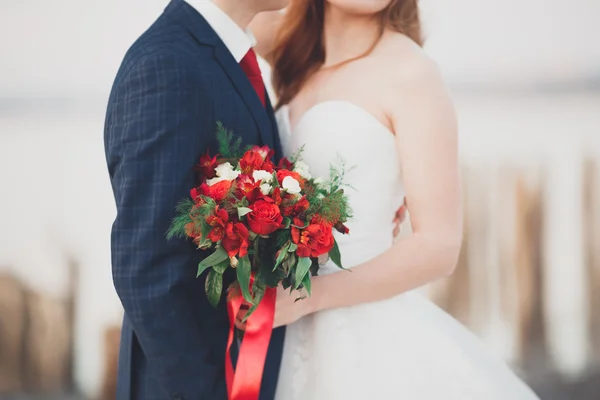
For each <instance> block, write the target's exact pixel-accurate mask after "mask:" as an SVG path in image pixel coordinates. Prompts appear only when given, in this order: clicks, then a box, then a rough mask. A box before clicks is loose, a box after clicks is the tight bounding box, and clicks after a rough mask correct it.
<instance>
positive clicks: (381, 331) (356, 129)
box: [276, 101, 537, 400]
mask: <svg viewBox="0 0 600 400" xmlns="http://www.w3.org/2000/svg"><path fill="white" fill-rule="evenodd" d="M277 119H278V123H279V129H280V135H281V139H282V144H283V147H284V152H285V153H287V154H288V155H289V154H292V153H294V152H295V151H296V150H297V149H298V148H300V147H301V146H303V145H304V146H305V149H304V153H303V157H302V158H303V161H304V162H306V163H307V164H308V165H309V166H310V168H311V173H312V175H313V176H322V177H325V178H327V177H328V176H329V169H330V164H331V163H335V162H336V160H338V159H339V158H341V159H343V160H344V161H345V162H346V163H347V164H348V165H349V166H353V167H354V169H352V170H351V171H350V172H349V173H348V174H347V179H346V183H348V184H349V185H351V186H352V187H353V188H352V189H349V190H347V193H348V195H349V197H350V203H351V206H352V209H353V214H354V216H353V219H352V220H351V221H350V222H349V223H348V226H349V228H350V232H351V233H350V235H347V236H341V235H340V236H339V237H337V240H338V242H339V245H340V250H341V253H342V260H343V263H344V265H345V267H353V266H355V265H358V264H360V263H362V262H365V261H367V260H369V259H372V258H373V257H375V256H377V255H378V254H380V253H382V252H384V251H386V250H387V249H388V248H389V247H390V246H392V243H393V239H392V219H393V216H394V213H395V211H396V209H397V208H398V206H399V205H400V204H401V201H402V198H403V196H404V188H403V183H402V179H401V174H400V160H399V158H398V154H397V151H396V145H395V139H394V136H393V134H392V133H391V132H390V131H389V129H387V128H386V127H385V126H384V125H383V124H381V123H380V122H379V121H378V120H377V119H376V118H375V117H374V116H372V115H371V114H369V113H368V112H367V111H366V110H364V109H362V108H360V107H358V106H356V105H354V104H352V103H349V102H346V101H327V102H323V103H319V104H317V105H315V106H314V107H312V108H311V109H310V110H309V111H307V112H306V113H305V114H304V116H303V117H302V118H301V120H300V121H299V122H298V124H297V126H296V127H294V128H293V129H292V128H291V126H290V122H289V115H288V110H287V108H286V107H283V108H282V109H281V110H280V111H279V113H278V115H277ZM320 273H321V274H328V273H348V272H344V271H341V270H339V269H337V267H335V266H332V265H326V266H325V267H323V268H322V269H321V272H320ZM276 399H277V400H365V399H367V400H395V399H398V400H534V399H537V396H536V395H535V394H534V393H533V392H532V391H531V389H529V388H528V387H527V386H526V385H525V384H524V383H523V382H521V381H520V380H519V379H518V378H517V377H516V376H515V375H514V374H513V373H512V372H511V371H510V369H509V368H508V367H507V366H506V365H505V364H504V363H502V362H501V361H499V360H496V359H495V358H494V357H493V356H491V355H490V354H489V353H488V351H487V350H486V348H485V347H484V346H483V345H482V344H481V343H480V341H479V339H478V338H476V337H475V335H473V334H472V333H470V332H469V331H468V330H467V329H466V328H465V327H463V326H462V325H461V324H460V323H459V322H458V321H456V320H455V319H453V318H452V317H451V316H450V315H448V314H447V313H445V312H444V311H442V310H441V309H440V308H438V307H437V306H435V305H434V304H433V303H431V302H430V301H429V300H427V299H426V298H425V297H423V296H421V295H420V294H418V293H416V292H409V293H404V294H402V295H399V296H397V297H395V298H393V299H390V300H387V301H382V302H378V303H371V304H364V305H360V306H355V307H349V308H342V309H336V310H330V311H324V312H320V313H316V314H313V315H310V316H307V317H305V318H303V319H301V320H300V321H298V322H296V323H294V324H292V325H290V326H288V328H287V333H286V339H285V346H284V353H283V360H282V365H281V371H280V377H279V384H278V389H277V395H276Z"/></svg>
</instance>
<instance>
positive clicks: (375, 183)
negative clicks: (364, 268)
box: [277, 101, 404, 267]
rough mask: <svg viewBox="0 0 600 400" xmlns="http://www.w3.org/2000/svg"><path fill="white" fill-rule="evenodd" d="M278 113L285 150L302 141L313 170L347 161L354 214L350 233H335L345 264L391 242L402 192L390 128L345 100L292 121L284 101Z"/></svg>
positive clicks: (319, 172) (321, 172)
mask: <svg viewBox="0 0 600 400" xmlns="http://www.w3.org/2000/svg"><path fill="white" fill-rule="evenodd" d="M277 119H278V122H279V130H280V135H281V141H282V144H283V148H284V153H285V154H286V155H292V154H294V153H295V152H296V151H297V150H298V149H300V148H301V147H302V146H304V150H303V153H302V160H303V161H304V162H305V163H306V164H308V165H309V166H310V171H311V174H312V175H313V176H316V177H322V178H324V179H327V178H328V177H329V173H330V168H331V166H332V165H334V166H340V165H341V164H343V165H345V170H346V171H347V172H346V176H345V178H344V182H345V183H346V184H347V185H348V188H347V189H346V193H347V194H348V197H349V200H350V206H351V208H352V214H353V217H352V219H351V220H350V221H349V222H348V224H347V225H348V227H349V228H350V234H349V235H346V236H342V235H338V236H337V237H336V239H337V240H338V243H339V245H340V250H341V252H342V257H343V259H344V261H345V264H346V265H345V266H346V267H352V266H353V265H357V264H360V263H362V262H364V261H367V260H368V259H371V258H373V257H375V256H376V255H378V254H379V253H381V252H383V251H385V250H386V249H387V248H389V246H391V245H392V243H393V237H392V230H393V219H394V214H395V212H396V210H397V209H398V207H399V206H400V205H401V204H402V199H403V197H404V185H403V183H402V177H401V170H400V160H399V157H398V152H397V147H396V140H395V136H394V135H393V133H392V132H390V130H389V129H388V128H387V127H386V126H385V125H383V124H382V123H381V122H380V121H379V120H378V119H377V118H375V117H374V116H373V115H371V114H370V113H369V112H367V111H366V110H365V109H363V108H361V107H359V106H357V105H354V104H353V103H350V102H347V101H326V102H322V103H318V104H316V105H315V106H313V107H311V108H310V109H309V110H308V111H307V112H306V113H305V114H304V115H303V116H302V117H301V118H300V120H299V121H298V123H297V124H296V126H294V127H292V126H291V125H290V119H289V110H288V108H287V107H282V108H281V109H280V110H279V112H278V115H277Z"/></svg>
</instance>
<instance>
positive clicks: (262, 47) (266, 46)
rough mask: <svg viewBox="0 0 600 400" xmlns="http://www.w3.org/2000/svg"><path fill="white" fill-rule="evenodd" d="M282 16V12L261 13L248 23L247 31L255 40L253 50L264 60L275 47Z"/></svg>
mask: <svg viewBox="0 0 600 400" xmlns="http://www.w3.org/2000/svg"><path fill="white" fill-rule="evenodd" d="M284 15H285V14H284V11H268V12H262V13H260V14H258V15H257V16H256V17H254V19H253V20H252V22H251V23H250V26H249V29H250V31H251V32H252V34H253V35H254V37H255V38H256V46H254V50H256V52H257V53H258V54H259V55H260V56H261V57H262V58H264V59H266V58H267V55H268V54H269V53H270V52H271V50H272V49H273V47H274V46H275V37H276V36H277V32H278V31H279V26H280V25H281V23H282V21H283V17H284Z"/></svg>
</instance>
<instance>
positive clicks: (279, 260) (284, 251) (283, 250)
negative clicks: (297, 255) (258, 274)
mask: <svg viewBox="0 0 600 400" xmlns="http://www.w3.org/2000/svg"><path fill="white" fill-rule="evenodd" d="M289 247H290V244H289V243H288V244H286V245H285V246H283V247H282V248H281V250H279V256H277V260H276V261H275V266H274V267H273V271H275V270H276V269H277V267H279V266H280V265H281V263H282V262H283V260H285V258H286V257H287V255H288V249H289Z"/></svg>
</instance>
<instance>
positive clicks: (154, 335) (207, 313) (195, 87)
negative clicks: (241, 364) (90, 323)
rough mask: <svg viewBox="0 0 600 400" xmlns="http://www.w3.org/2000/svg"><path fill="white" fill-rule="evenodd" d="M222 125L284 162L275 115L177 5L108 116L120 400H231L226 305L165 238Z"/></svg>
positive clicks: (271, 374) (181, 246)
mask: <svg viewBox="0 0 600 400" xmlns="http://www.w3.org/2000/svg"><path fill="white" fill-rule="evenodd" d="M217 121H221V122H222V123H223V124H224V125H225V127H227V128H228V129H231V130H233V131H234V133H235V134H237V135H239V136H241V137H242V139H243V141H244V143H245V144H258V145H269V146H271V147H272V148H274V149H275V150H276V152H277V155H278V156H280V155H281V145H280V142H279V139H278V134H277V128H276V125H275V121H274V117H273V110H272V108H271V106H270V104H268V105H267V108H266V109H265V107H263V105H262V104H261V102H260V100H259V98H258V96H257V95H256V92H255V91H254V89H253V87H252V85H251V84H250V82H249V81H248V79H247V78H246V76H245V74H244V72H243V71H242V69H241V68H240V66H239V65H238V63H237V62H236V61H235V59H234V58H233V56H232V55H231V53H229V51H228V49H227V48H226V47H225V45H224V44H223V42H222V41H221V40H220V39H219V37H218V36H217V34H216V33H215V32H214V31H213V30H212V29H211V28H210V26H209V25H208V23H207V22H206V21H205V20H204V19H203V18H202V16H201V15H200V14H199V13H198V12H197V11H196V10H195V9H193V8H192V7H191V6H189V5H188V4H187V3H185V2H184V1H183V0H173V1H172V2H171V3H170V4H169V6H168V7H167V8H166V10H165V12H164V13H163V14H162V15H161V16H160V18H159V19H158V20H157V21H156V22H155V23H154V24H153V25H152V26H151V27H150V28H149V29H148V31H146V32H145V33H144V34H143V35H142V36H141V37H140V38H139V39H138V40H137V41H136V43H135V44H134V45H133V46H132V47H131V49H130V50H129V51H128V52H127V55H126V56H125V59H124V60H123V63H122V65H121V68H120V70H119V72H118V74H117V77H116V79H115V82H114V86H113V89H112V92H111V95H110V99H109V103H108V111H107V116H106V127H105V149H106V158H107V163H108V168H109V173H110V179H111V183H112V188H113V191H114V195H115V200H116V204H117V217H116V220H115V222H114V225H113V230H112V238H111V239H112V271H113V279H114V285H115V288H116V290H117V293H118V295H119V297H120V299H121V302H122V303H123V307H124V309H125V318H124V321H123V331H122V339H121V353H120V358H119V375H118V387H117V392H118V393H117V399H118V400H129V399H136V400H137V399H141V400H153V399H188V400H192V399H194V400H197V399H203V400H204V399H206V400H213V399H214V400H221V399H223V400H224V399H226V389H225V373H224V371H225V369H224V357H225V344H226V339H227V331H228V321H227V311H226V308H225V306H224V304H223V303H224V302H223V301H222V302H221V305H220V306H219V307H218V308H213V307H212V306H211V305H210V304H209V303H208V301H207V299H206V296H205V293H204V279H203V278H204V277H200V278H198V279H196V277H195V274H196V268H197V265H198V262H199V261H200V260H201V259H202V256H203V254H201V253H199V252H198V251H197V250H195V248H194V245H193V244H192V243H191V242H189V241H184V240H171V241H167V240H166V239H165V233H166V232H167V229H168V227H169V224H170V221H171V219H172V218H173V216H174V208H175V205H176V204H177V203H178V202H179V201H180V200H181V199H183V198H185V197H186V196H189V191H190V189H191V188H192V187H193V186H194V183H195V177H194V166H195V164H196V163H197V162H198V159H199V157H200V155H202V154H204V153H206V151H207V150H209V151H210V152H211V153H213V154H214V153H216V150H217V143H216V139H215V129H216V123H217ZM225 284H227V282H225ZM283 336H284V331H283V330H281V329H278V330H275V331H274V332H273V339H272V341H271V346H270V348H269V354H268V356H267V362H266V369H265V372H264V378H263V383H262V392H261V400H272V399H273V398H274V396H275V387H276V383H277V376H278V371H279V364H280V360H281V351H282V347H283Z"/></svg>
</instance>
